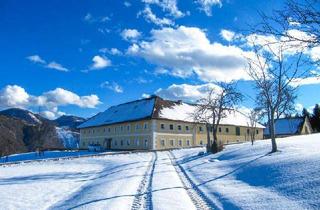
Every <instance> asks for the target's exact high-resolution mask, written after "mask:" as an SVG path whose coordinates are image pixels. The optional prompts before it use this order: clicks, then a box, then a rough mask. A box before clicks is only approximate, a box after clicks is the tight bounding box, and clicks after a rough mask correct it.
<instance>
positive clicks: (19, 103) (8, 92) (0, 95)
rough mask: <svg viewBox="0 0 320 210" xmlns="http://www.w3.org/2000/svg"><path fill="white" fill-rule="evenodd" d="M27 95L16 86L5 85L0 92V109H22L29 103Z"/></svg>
mask: <svg viewBox="0 0 320 210" xmlns="http://www.w3.org/2000/svg"><path fill="white" fill-rule="evenodd" d="M29 97H30V96H29V94H28V93H27V92H26V91H25V89H23V88H22V87H20V86H18V85H7V86H6V87H4V88H3V89H2V90H0V108H7V107H20V108H21V107H24V106H25V105H27V104H28V102H29Z"/></svg>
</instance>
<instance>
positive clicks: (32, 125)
mask: <svg viewBox="0 0 320 210" xmlns="http://www.w3.org/2000/svg"><path fill="white" fill-rule="evenodd" d="M84 121H85V119H84V118H81V117H76V116H61V117H59V118H58V119H56V120H49V119H47V118H44V117H42V116H40V115H38V114H34V113H32V112H31V111H28V110H24V109H19V108H11V109H7V110H3V111H0V156H1V155H7V154H13V153H21V152H29V151H34V150H35V149H37V148H43V149H59V148H61V149H63V148H65V149H77V148H78V145H79V140H80V133H79V130H78V129H77V126H78V125H80V124H81V123H82V122H84Z"/></svg>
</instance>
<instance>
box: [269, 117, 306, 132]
mask: <svg viewBox="0 0 320 210" xmlns="http://www.w3.org/2000/svg"><path fill="white" fill-rule="evenodd" d="M303 121H304V118H302V117H297V118H283V119H277V120H275V125H274V126H275V131H276V134H277V135H285V134H296V133H298V132H299V128H300V126H301V125H302V124H303ZM264 134H265V135H269V128H266V129H265V131H264Z"/></svg>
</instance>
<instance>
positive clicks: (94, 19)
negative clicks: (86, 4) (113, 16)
mask: <svg viewBox="0 0 320 210" xmlns="http://www.w3.org/2000/svg"><path fill="white" fill-rule="evenodd" d="M83 20H84V21H85V22H87V23H95V22H101V23H104V22H107V21H109V20H110V18H109V17H108V16H102V17H93V15H92V14H91V13H87V14H86V15H85V16H84V18H83Z"/></svg>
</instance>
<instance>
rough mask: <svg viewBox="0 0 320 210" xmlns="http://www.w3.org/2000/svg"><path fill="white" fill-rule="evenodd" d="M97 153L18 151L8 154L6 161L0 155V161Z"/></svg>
mask: <svg viewBox="0 0 320 210" xmlns="http://www.w3.org/2000/svg"><path fill="white" fill-rule="evenodd" d="M93 154H97V152H89V151H85V150H84V151H76V150H75V151H72V150H66V151H45V152H44V153H43V155H41V156H39V155H37V153H36V152H28V153H20V154H14V155H9V156H8V160H7V161H6V158H5V157H0V163H4V162H17V161H29V160H42V159H50V158H63V157H78V156H83V155H93Z"/></svg>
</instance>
